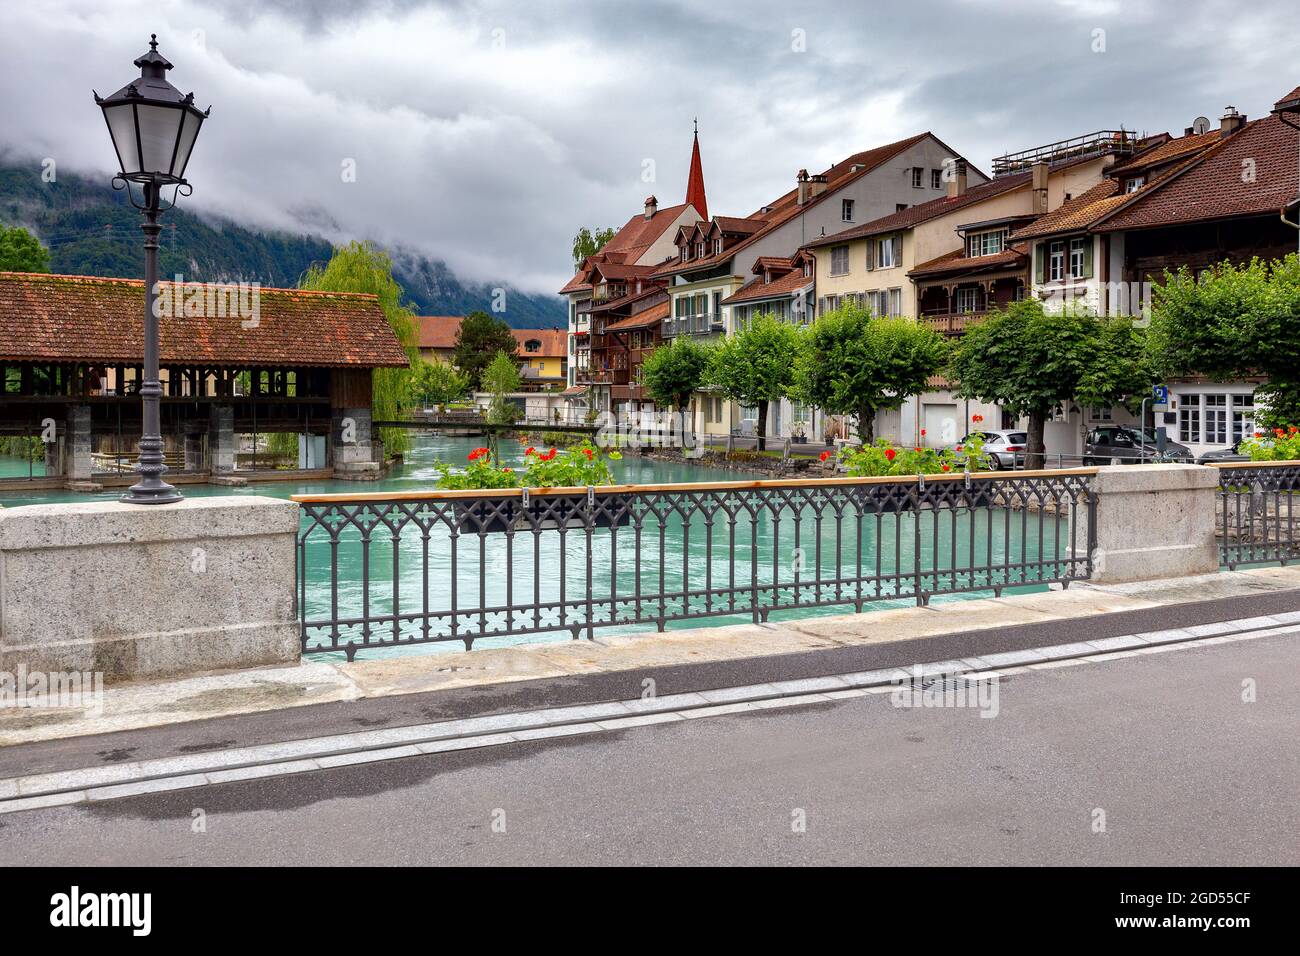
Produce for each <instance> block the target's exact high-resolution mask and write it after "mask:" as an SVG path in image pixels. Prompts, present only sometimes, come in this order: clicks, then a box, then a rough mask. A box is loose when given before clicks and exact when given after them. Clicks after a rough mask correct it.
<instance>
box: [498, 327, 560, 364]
mask: <svg viewBox="0 0 1300 956" xmlns="http://www.w3.org/2000/svg"><path fill="white" fill-rule="evenodd" d="M510 334H511V335H513V336H514V337H515V341H516V342H518V343H519V353H518V355H519V358H557V357H562V356H565V355H568V354H569V333H568V332H567V331H565V330H564V329H511V330H510ZM530 341H537V342H539V343H541V347H540V348H539V349H538V350H537V351H536V352H529V351H527V350H526V349H525V346H526V345H527V344H528V342H530Z"/></svg>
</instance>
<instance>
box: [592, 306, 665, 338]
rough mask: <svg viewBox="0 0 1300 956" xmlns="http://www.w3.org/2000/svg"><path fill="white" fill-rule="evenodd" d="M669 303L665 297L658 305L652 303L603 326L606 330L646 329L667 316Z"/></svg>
mask: <svg viewBox="0 0 1300 956" xmlns="http://www.w3.org/2000/svg"><path fill="white" fill-rule="evenodd" d="M670 305H671V303H669V301H668V300H667V299H665V300H664V301H663V302H660V303H659V304H658V305H652V306H651V307H650V308H648V309H643V310H642V311H640V312H638V313H636V315H631V316H628V317H627V318H626V319H619V320H618V321H617V322H611V323H609V325H607V326H605V331H606V332H624V331H628V330H630V329H646V328H650V327H651V326H654V325H657V324H658V323H660V322H662V321H663V320H664V319H666V318H668V310H669V308H670Z"/></svg>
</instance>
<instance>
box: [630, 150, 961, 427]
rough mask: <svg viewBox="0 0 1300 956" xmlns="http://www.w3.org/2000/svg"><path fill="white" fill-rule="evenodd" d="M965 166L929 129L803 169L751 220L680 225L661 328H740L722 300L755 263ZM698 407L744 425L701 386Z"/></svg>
mask: <svg viewBox="0 0 1300 956" xmlns="http://www.w3.org/2000/svg"><path fill="white" fill-rule="evenodd" d="M958 162H965V161H964V160H963V159H962V157H961V156H959V155H958V154H957V153H955V152H954V151H953V150H952V149H950V148H949V147H948V146H946V145H945V144H944V143H943V142H941V141H940V140H939V139H938V138H936V137H935V136H934V135H933V134H932V133H928V132H927V133H920V134H917V135H916V136H911V137H908V138H907V139H903V140H899V141H898V142H894V143H889V144H886V145H884V146H879V147H876V148H875V149H871V150H866V151H864V152H861V153H855V154H854V155H852V156H849V157H847V158H845V159H843V160H841V161H840V162H838V163H836V164H835V165H833V166H831V167H830V168H828V169H827V170H826V171H825V172H822V173H819V174H816V175H809V173H808V171H807V170H806V169H801V170H799V172H798V174H797V175H796V177H795V185H794V188H793V189H791V190H790V191H788V192H786V193H785V194H784V195H782V196H780V197H778V198H777V199H775V200H773V201H772V202H771V203H769V204H767V205H765V206H763V207H762V208H760V209H759V210H757V211H756V212H754V213H752V214H751V215H749V216H745V217H743V218H740V217H731V216H714V217H713V219H712V220H707V221H701V222H697V223H694V224H692V225H691V226H686V227H682V228H679V229H678V231H677V235H676V237H675V240H674V241H675V245H676V255H675V256H674V258H673V259H672V260H671V261H669V262H666V263H664V264H663V265H662V266H660V268H659V269H657V270H656V272H655V276H656V277H658V278H662V279H664V280H665V281H666V282H667V283H668V292H669V294H670V295H671V296H672V306H671V309H672V320H671V322H670V323H669V324H668V325H667V326H666V327H665V329H664V334H665V335H666V336H668V337H673V336H677V335H692V336H699V337H702V338H706V339H707V338H710V337H717V336H721V335H725V334H727V333H729V332H731V331H733V329H732V328H731V327H730V326H729V325H728V315H729V313H728V312H727V311H725V310H724V307H723V300H725V299H727V298H729V297H731V296H733V295H735V294H736V293H737V292H739V291H740V289H741V287H742V286H744V285H745V283H746V276H747V275H749V274H750V270H751V269H752V268H753V266H754V264H755V263H756V262H758V261H759V260H764V259H768V260H775V259H780V258H789V257H790V256H791V255H793V254H794V253H795V252H797V251H798V250H799V249H800V248H801V247H803V246H804V245H806V244H807V243H808V242H809V241H810V240H811V239H814V238H816V237H819V236H823V235H825V234H827V233H828V232H834V231H839V230H842V229H844V228H845V226H846V225H851V224H854V223H862V222H865V221H870V220H872V219H875V218H878V217H880V216H882V215H884V214H885V213H887V212H891V213H892V212H894V211H896V210H898V209H899V208H900V207H904V206H910V205H913V204H915V203H921V202H926V201H929V200H931V199H933V198H934V197H935V196H937V195H941V194H942V193H943V191H944V185H943V179H942V176H943V170H944V169H945V168H946V167H948V166H950V165H952V164H956V163H958ZM973 175H974V176H975V177H976V178H978V179H979V180H980V181H983V179H984V178H985V177H984V176H983V175H982V174H980V173H978V172H975V173H973ZM694 410H695V421H696V428H697V430H699V431H701V432H704V433H708V434H718V435H725V434H728V433H730V432H733V431H742V430H743V426H742V418H741V415H742V410H741V409H740V408H739V407H738V406H735V405H734V403H731V402H727V401H725V400H723V399H722V398H721V397H719V396H717V395H714V394H712V393H709V392H702V393H701V394H700V395H698V396H697V400H696V401H695V402H694Z"/></svg>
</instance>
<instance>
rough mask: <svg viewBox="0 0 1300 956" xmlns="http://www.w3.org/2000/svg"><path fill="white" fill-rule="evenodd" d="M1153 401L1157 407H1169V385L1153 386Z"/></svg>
mask: <svg viewBox="0 0 1300 956" xmlns="http://www.w3.org/2000/svg"><path fill="white" fill-rule="evenodd" d="M1151 401H1152V402H1153V403H1154V404H1156V405H1168V404H1169V386H1168V385H1152V386H1151Z"/></svg>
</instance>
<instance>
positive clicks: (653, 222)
mask: <svg viewBox="0 0 1300 956" xmlns="http://www.w3.org/2000/svg"><path fill="white" fill-rule="evenodd" d="M685 209H686V203H681V204H679V205H676V206H665V207H664V208H663V209H660V210H658V211H657V212H656V213H655V214H654V215H653V216H651V217H650V218H649V219H647V218H646V217H645V214H644V213H638V214H637V215H635V216H633V217H632V218H631V219H629V220H628V221H627V222H625V223H624V224H623V226H622V228H620V229H619V230H618V232H616V233H614V238H612V239H610V240H609V242H607V243H605V244H604V245H603V246H601V247H600V251H599V252H597V253H596V254H595V255H594V256H590V257H588V258H587V259H586V260H584V261H583V263H582V265H580V266H579V267H578V271H577V272H576V273H575V274H574V276H573V278H572V279H570V280H569V281H568V282H566V283H565V285H564V288H562V289H561V290H560V295H568V294H569V293H570V292H581V291H582V290H584V289H590V288H591V277H590V275H589V271H590V270H591V269H592V268H593V267H595V266H596V265H598V264H601V263H605V264H616V265H623V264H629V265H633V266H634V265H635V263H636V261H637V260H638V259H640V258H641V257H642V256H643V255H645V254H646V251H647V250H649V248H650V247H651V246H652V245H654V244H655V242H656V241H657V240H658V239H659V237H660V236H662V235H663V234H664V232H665V231H666V230H667V229H668V227H669V226H671V225H672V224H673V223H674V222H676V221H677V217H678V216H680V215H681V214H682V213H683V212H684V211H685Z"/></svg>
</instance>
